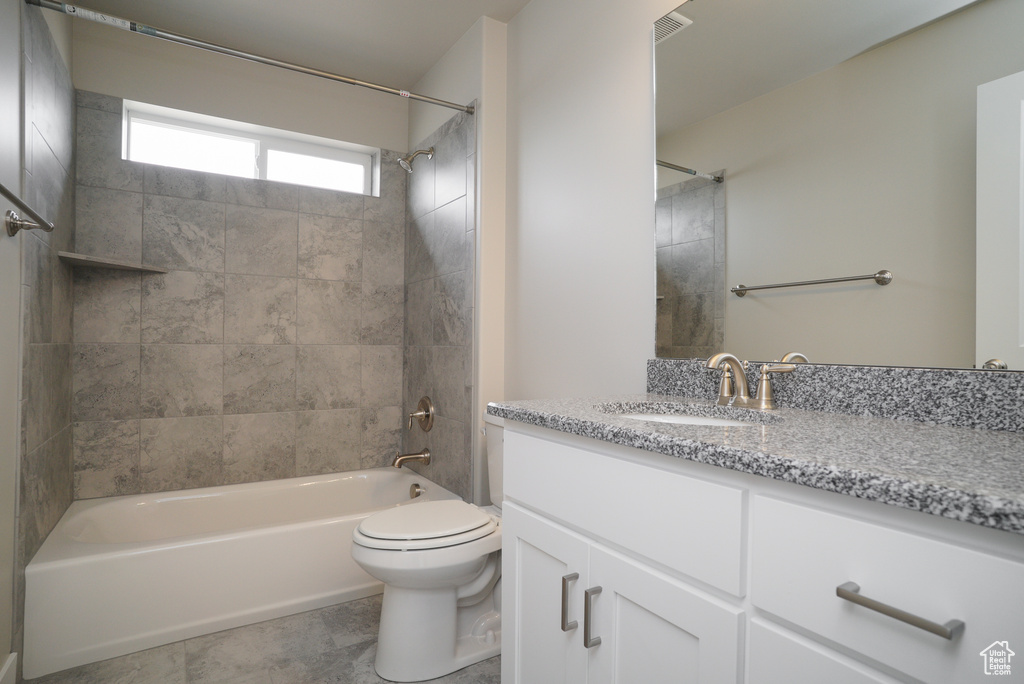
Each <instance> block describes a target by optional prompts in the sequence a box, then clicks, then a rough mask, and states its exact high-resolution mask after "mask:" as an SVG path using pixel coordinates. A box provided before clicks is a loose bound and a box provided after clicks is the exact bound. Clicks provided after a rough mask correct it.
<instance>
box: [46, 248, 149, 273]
mask: <svg viewBox="0 0 1024 684" xmlns="http://www.w3.org/2000/svg"><path fill="white" fill-rule="evenodd" d="M57 257H58V258H59V259H60V260H61V261H63V262H64V263H67V264H71V265H72V266H88V267H89V268H110V269H114V270H117V271H136V272H138V273H167V269H166V268H157V267H156V266H146V265H144V264H133V263H131V262H130V261H118V260H117V259H107V258H105V257H94V256H87V255H85V254H75V253H74V252H57Z"/></svg>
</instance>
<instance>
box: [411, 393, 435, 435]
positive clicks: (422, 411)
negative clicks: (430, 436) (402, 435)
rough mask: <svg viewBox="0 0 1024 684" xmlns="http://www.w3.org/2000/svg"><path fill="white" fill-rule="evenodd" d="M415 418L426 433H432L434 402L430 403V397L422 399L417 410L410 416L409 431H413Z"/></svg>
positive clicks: (417, 405)
mask: <svg viewBox="0 0 1024 684" xmlns="http://www.w3.org/2000/svg"><path fill="white" fill-rule="evenodd" d="M413 418H415V419H416V420H417V421H419V424H420V428H421V429H422V430H423V431H424V432H430V428H432V427H434V402H432V401H430V397H421V398H420V403H418V404H416V410H415V411H414V412H412V413H410V414H409V427H408V429H409V430H412V419H413Z"/></svg>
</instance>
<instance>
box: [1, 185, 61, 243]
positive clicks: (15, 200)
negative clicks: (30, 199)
mask: <svg viewBox="0 0 1024 684" xmlns="http://www.w3.org/2000/svg"><path fill="white" fill-rule="evenodd" d="M0 195H3V196H4V197H6V198H7V199H8V200H10V201H11V203H12V204H14V206H16V207H18V209H20V210H22V211H23V212H25V213H26V214H28V215H29V216H31V217H32V218H33V219H35V223H33V222H32V221H26V220H25V219H23V218H21V217H20V216H18V214H17V212H15V211H13V210H11V209H8V210H7V214H6V215H5V216H4V226H6V228H7V235H8V236H10V237H14V236H15V235H17V234H18V231H19V230H33V229H35V228H38V229H40V230H45V231H46V232H47V233H49V232H50V231H52V230H53V224H52V223H50V222H49V221H47V220H46V219H44V218H43V217H42V216H40V215H39V212H37V211H36V210H35V209H33V208H32V207H30V206H28V205H27V204H25V202H23V201H22V199H21V198H20V197H18V196H17V195H15V194H14V193H13V192H11V191H10V190H8V189H7V188H6V187H5V186H4V184H3V183H0Z"/></svg>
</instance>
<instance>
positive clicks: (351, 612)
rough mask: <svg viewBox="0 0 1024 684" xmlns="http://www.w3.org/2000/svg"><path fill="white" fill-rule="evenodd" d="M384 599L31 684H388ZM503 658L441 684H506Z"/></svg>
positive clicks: (59, 674)
mask: <svg viewBox="0 0 1024 684" xmlns="http://www.w3.org/2000/svg"><path fill="white" fill-rule="evenodd" d="M380 599H381V597H380V596H371V597H370V598H366V599H361V600H358V601H352V602H350V603H342V604H339V605H336V606H330V607H328V608H322V609H320V610H314V611H310V612H308V613H300V614H299V615H290V616H288V617H283V618H278V619H276V620H269V621H267V622H260V623H258V624H255V625H247V626H245V627H238V628H236V629H229V630H227V631H224V632H217V633H215V634H207V635H205V636H201V637H196V638H194V639H188V640H186V641H179V642H177V643H174V644H168V645H167V646H160V647H158V648H153V649H150V650H148V651H140V652H138V653H132V654H130V655H126V656H122V657H120V658H112V659H110V660H104V661H102V662H99V663H91V664H89V665H83V666H81V667H76V668H72V669H70V670H64V671H63V672H57V673H54V674H51V675H47V676H45V677H40V678H39V679H31V680H26V681H28V682H31V684H381V683H384V682H385V680H383V679H381V678H380V677H378V676H377V674H376V673H375V672H374V670H373V659H374V656H375V654H376V648H377V625H378V620H379V618H380ZM500 680H501V656H498V657H495V658H491V659H489V660H485V661H483V662H481V663H477V664H476V665H473V666H470V667H467V668H465V669H464V670H459V671H458V672H454V673H452V674H450V675H447V676H445V677H441V678H440V679H434V680H431V682H433V683H434V684H499V682H500Z"/></svg>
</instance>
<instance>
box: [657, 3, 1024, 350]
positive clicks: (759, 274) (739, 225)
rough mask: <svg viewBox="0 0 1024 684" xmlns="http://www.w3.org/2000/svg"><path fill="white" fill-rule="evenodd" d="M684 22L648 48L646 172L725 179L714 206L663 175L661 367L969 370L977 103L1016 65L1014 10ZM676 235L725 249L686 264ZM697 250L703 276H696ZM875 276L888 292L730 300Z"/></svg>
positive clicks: (726, 13)
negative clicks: (802, 361) (743, 363)
mask: <svg viewBox="0 0 1024 684" xmlns="http://www.w3.org/2000/svg"><path fill="white" fill-rule="evenodd" d="M677 12H678V13H679V14H681V15H683V16H684V17H685V18H686V19H687V20H689V21H692V23H691V24H686V22H682V23H683V24H684V25H685V28H682V29H681V30H679V31H678V32H677V33H675V34H674V35H670V36H669V37H667V38H665V39H663V40H661V41H660V42H658V43H657V44H656V47H655V54H656V99H657V117H658V127H657V131H658V138H657V158H658V159H659V160H664V161H667V162H671V163H674V164H678V165H682V166H685V167H690V168H693V169H697V170H701V171H705V172H710V173H718V172H723V174H724V178H725V181H724V183H722V184H721V185H718V186H717V187H716V189H712V190H709V189H707V186H706V184H707V181H703V180H701V179H694V178H693V176H690V175H687V174H683V173H679V172H675V171H671V170H668V169H665V168H659V171H658V177H659V179H658V189H659V195H658V196H659V198H660V200H659V204H658V205H657V209H656V214H657V215H658V217H659V220H660V221H661V223H660V224H659V225H660V226H661V228H660V229H659V232H658V242H657V249H658V260H657V261H658V265H659V275H658V288H659V290H658V295H659V297H663V299H660V300H659V303H658V325H659V328H662V329H661V330H660V331H659V334H658V349H657V353H658V355H659V356H703V355H705V350H706V349H708V348H709V347H710V348H712V349H713V351H722V350H723V349H724V350H727V351H730V352H732V353H735V354H737V355H739V356H740V357H741V358H750V359H773V358H779V357H781V356H782V355H783V354H784V353H786V352H789V351H800V352H803V353H804V354H806V355H807V356H808V357H809V358H810V359H811V361H812V362H820V363H841V364H871V365H896V366H929V367H947V368H950V367H958V368H971V367H972V366H974V365H975V364H976V363H978V359H976V357H975V346H976V345H975V273H976V267H975V236H976V233H975V223H976V220H975V182H976V181H975V166H976V162H975V149H976V143H975V140H976V135H977V131H976V108H977V89H978V86H979V85H982V84H984V83H987V82H989V81H993V80H995V79H998V78H1001V77H1003V76H1006V75H1008V74H1011V73H1015V72H1017V71H1021V70H1022V69H1024V43H1022V41H1020V40H1019V35H1020V32H1021V30H1022V29H1024V3H1020V2H1019V1H1017V0H981V1H980V2H971V1H968V0H948V1H941V2H940V1H935V0H905V1H903V2H899V3H892V2H890V1H889V0H865V2H858V3H845V2H820V1H818V0H778V1H776V2H772V3H751V2H749V0H716V1H715V2H706V1H705V0H692V1H691V2H687V3H685V4H683V5H682V6H680V7H679V8H678V10H677ZM686 182H689V183H688V184H684V185H682V186H680V185H679V184H680V183H686ZM701 183H704V184H705V188H704V189H701V188H700V187H694V185H695V184H696V185H698V186H699V185H700V184H701ZM701 193H704V194H705V195H706V194H708V193H711V194H713V195H716V196H717V200H716V199H715V198H712V199H711V204H710V205H708V202H707V198H706V197H705V198H704V199H699V198H698V196H699V195H700V194H701ZM681 195H686V196H687V202H690V201H691V200H693V201H692V202H690V205H689V209H684V210H683V211H680V209H679V206H678V205H679V204H680V203H681V202H682V201H681V200H680V199H679V197H680V196H681ZM670 196H671V197H674V198H675V199H674V200H670V201H669V202H666V198H667V197H670ZM673 202H675V204H673ZM687 202H682V204H684V205H685V204H687ZM716 202H717V204H716ZM709 206H710V209H709ZM709 212H710V214H709ZM666 220H667V221H669V225H670V226H671V228H670V229H669V231H668V232H666V230H665V228H664V226H665V223H664V222H665V221H666ZM680 220H681V221H683V222H685V223H686V224H688V225H690V226H691V227H692V226H693V225H694V224H695V223H697V224H699V223H700V222H701V221H704V220H707V221H710V223H711V225H712V226H713V227H712V228H710V229H709V228H708V227H706V226H705V227H704V228H703V229H702V230H703V232H698V233H693V232H690V233H687V232H686V230H685V229H684V230H680V227H679V224H678V222H679V221H680ZM673 221H675V223H673ZM719 222H721V223H722V224H723V225H719ZM981 230H984V227H982V229H981ZM680 235H682V236H683V237H684V238H686V237H689V238H690V239H691V240H692V241H696V240H699V239H708V238H709V236H710V237H718V238H719V240H720V242H721V244H717V243H714V244H713V246H712V248H711V249H708V248H707V247H705V248H703V249H702V250H696V249H694V248H693V247H692V245H691V246H690V248H685V249H684V248H683V247H681V246H680V243H678V242H676V243H673V242H672V241H675V240H677V239H679V237H680ZM673 250H674V251H673ZM698 251H700V252H701V253H702V254H703V255H704V257H705V258H708V259H709V261H708V263H707V264H706V265H702V266H700V267H698V268H699V269H703V270H702V271H700V273H701V274H702V275H701V276H700V277H697V278H693V276H692V273H693V271H691V270H690V269H691V266H690V265H689V263H690V262H692V261H693V260H694V259H695V258H696V256H695V253H696V252H698ZM708 255H713V256H710V257H709V256H708ZM882 269H886V270H889V271H891V272H892V273H893V276H894V277H893V281H892V283H891V284H889V285H886V286H884V287H882V286H879V285H876V284H875V283H874V282H873V281H870V280H868V281H855V282H844V283H833V284H826V285H815V286H807V287H793V288H785V289H770V290H762V291H756V292H750V293H748V294H747V295H746V296H744V297H742V298H741V297H738V296H736V295H735V294H733V293H731V292H730V291H729V289H730V288H731V287H734V286H737V285H739V284H744V285H748V286H757V285H769V284H777V283H790V282H794V281H806V280H817V279H829V278H838V277H845V276H853V275H862V274H865V275H866V274H873V273H875V272H877V271H879V270H882ZM680 272H686V273H690V274H691V278H693V279H694V280H696V281H699V282H701V283H703V285H702V287H711V291H710V292H709V293H708V295H709V296H708V297H706V298H704V300H702V301H700V302H699V303H695V301H696V300H695V298H693V297H691V300H694V301H691V302H687V303H686V305H685V306H683V305H681V304H680V302H681V301H683V299H684V296H683V295H687V296H688V295H692V294H700V293H691V292H684V290H685V289H686V288H687V287H690V285H687V284H685V283H684V284H683V285H679V284H677V283H676V282H675V281H673V280H672V278H673V274H678V273H680ZM708 273H710V274H711V278H710V282H711V285H710V286H708V285H707V283H708V282H709V279H708ZM673 299H674V302H672V306H670V305H669V303H668V302H669V300H673ZM708 316H710V317H711V322H710V324H709V323H707V318H706V317H708ZM664 325H672V326H677V329H676V330H675V331H674V332H675V333H680V331H682V333H685V334H676V335H675V337H674V338H673V337H672V335H671V334H666V331H665V329H664V328H663V326H664ZM686 335H690V336H691V337H690V338H689V340H688V339H687V337H686ZM687 341H694V342H696V343H694V344H690V345H686V344H684V343H685V342H687ZM984 360H985V359H982V361H984ZM979 365H980V364H979Z"/></svg>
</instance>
